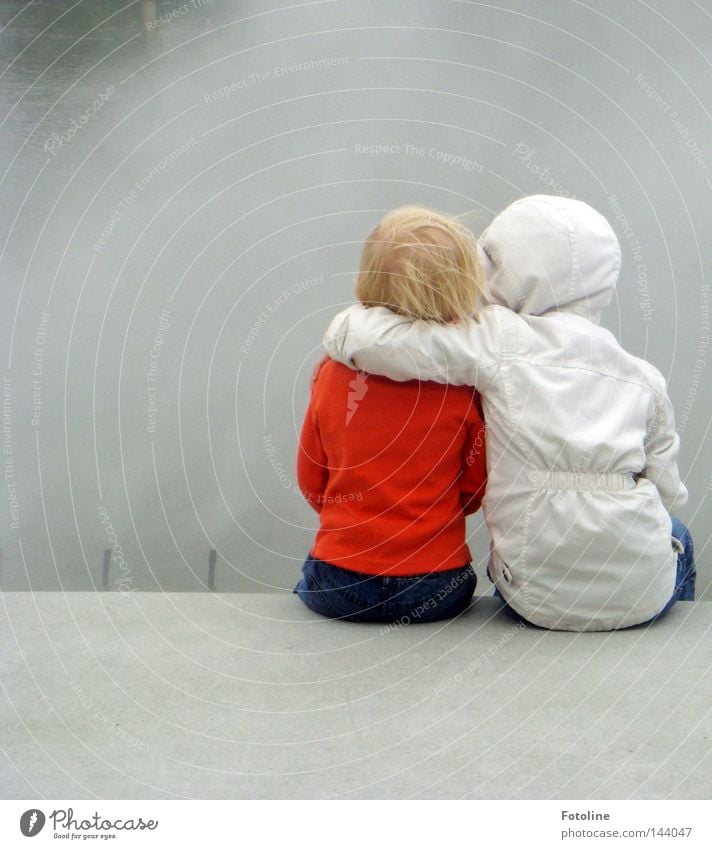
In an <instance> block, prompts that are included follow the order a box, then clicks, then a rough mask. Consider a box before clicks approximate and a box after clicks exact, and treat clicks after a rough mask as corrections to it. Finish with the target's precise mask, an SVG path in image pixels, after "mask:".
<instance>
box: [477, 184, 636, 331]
mask: <svg viewBox="0 0 712 849" xmlns="http://www.w3.org/2000/svg"><path fill="white" fill-rule="evenodd" d="M479 247H480V259H481V261H482V263H483V266H484V269H485V276H486V279H487V284H488V290H489V291H488V293H487V294H486V295H485V298H484V300H485V302H486V303H490V304H499V305H501V306H505V307H509V309H511V310H514V312H518V313H525V314H528V315H545V314H546V313H548V312H551V311H553V310H556V311H559V312H569V313H575V314H577V315H581V316H584V317H585V318H588V319H590V320H591V321H593V322H595V323H596V324H598V322H599V321H600V318H601V311H602V310H603V308H604V307H605V306H606V305H607V304H608V303H609V301H610V300H611V296H612V294H613V290H614V288H615V286H616V283H617V281H618V273H619V271H620V263H621V249H620V245H619V244H618V239H617V238H616V235H615V233H614V232H613V229H612V227H611V225H610V224H609V223H608V221H606V219H605V218H604V217H603V216H602V215H601V214H600V213H598V212H596V210H595V209H593V208H592V207H590V206H589V205H588V204H586V203H583V202H582V201H579V200H571V199H569V198H561V197H556V196H552V195H531V196H529V197H525V198H522V199H521V200H518V201H515V202H514V203H513V204H511V205H510V206H508V207H507V208H506V209H505V210H504V211H503V212H501V213H500V214H499V215H498V216H497V217H496V218H495V219H494V221H493V222H492V223H491V224H490V226H489V227H488V228H487V229H486V230H485V232H484V233H483V234H482V236H481V237H480V240H479Z"/></svg>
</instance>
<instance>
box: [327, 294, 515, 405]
mask: <svg viewBox="0 0 712 849" xmlns="http://www.w3.org/2000/svg"><path fill="white" fill-rule="evenodd" d="M497 309H498V308H492V307H487V308H485V309H484V310H483V311H482V313H481V314H480V316H479V317H478V319H477V320H475V319H470V320H469V321H467V322H462V323H458V324H438V323H436V322H430V321H414V320H412V319H409V318H407V317H405V316H401V315H397V314H396V313H394V312H391V311H390V310H388V309H386V308H385V307H363V306H361V305H359V304H357V305H354V306H352V307H349V309H347V310H344V311H343V312H341V313H339V315H337V316H336V318H335V319H334V320H333V321H332V322H331V324H330V325H329V328H328V329H327V331H326V334H325V336H324V347H325V348H326V351H327V353H328V354H329V356H330V357H332V358H333V359H335V360H338V361H339V362H342V363H344V364H345V365H348V366H350V367H351V368H356V369H360V370H362V371H366V372H369V373H370V374H378V375H382V376H384V377H389V378H391V379H392V380H433V381H435V382H437V383H450V384H453V385H456V386H457V385H465V386H475V387H476V388H477V389H480V390H482V389H484V388H486V386H487V385H488V384H489V383H490V381H491V380H492V378H493V376H494V374H495V373H496V371H497V369H498V367H499V363H500V359H501V352H502V330H501V327H500V321H499V315H498V312H497Z"/></svg>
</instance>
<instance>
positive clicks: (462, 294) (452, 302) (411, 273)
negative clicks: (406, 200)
mask: <svg viewBox="0 0 712 849" xmlns="http://www.w3.org/2000/svg"><path fill="white" fill-rule="evenodd" d="M483 288H484V282H483V275H482V270H481V268H480V264H479V261H478V258H477V247H476V243H475V239H474V236H473V235H472V233H471V232H470V231H469V230H468V229H467V228H466V227H464V226H463V225H462V224H460V222H459V221H458V220H457V219H456V218H454V217H451V216H449V215H445V214H444V213H442V212H437V211H436V210H434V209H427V208H426V207H422V206H401V207H399V208H398V209H394V210H393V211H392V212H389V213H388V214H387V215H385V216H384V217H383V219H381V221H380V223H379V224H378V226H377V227H376V228H375V229H374V230H372V231H371V233H369V235H368V238H367V239H366V243H365V245H364V247H363V252H362V254H361V266H360V269H359V273H358V277H357V279H356V297H357V298H358V299H359V300H360V301H361V303H362V304H364V306H367V307H375V306H384V307H388V308H389V309H391V310H393V311H394V312H397V313H400V314H401V315H407V316H410V317H411V318H415V319H426V320H430V321H439V322H442V323H445V322H448V321H457V320H460V319H465V318H469V317H471V316H473V315H474V313H475V309H476V307H477V301H478V298H479V296H480V294H481V293H482V291H483Z"/></svg>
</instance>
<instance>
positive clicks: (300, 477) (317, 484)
mask: <svg viewBox="0 0 712 849" xmlns="http://www.w3.org/2000/svg"><path fill="white" fill-rule="evenodd" d="M328 479H329V469H328V465H327V457H326V452H325V451H324V446H323V445H322V442H321V435H320V433H319V427H318V423H317V421H316V415H315V412H314V399H313V397H312V399H311V400H310V402H309V407H308V408H307V412H306V415H305V416H304V422H303V424H302V432H301V435H300V437H299V448H298V450H297V482H298V483H299V489H300V490H301V493H302V495H303V496H304V498H306V500H307V501H308V502H309V504H310V505H311V506H312V507H313V508H314V509H315V510H316V512H317V513H320V512H321V508H322V505H323V503H324V492H325V491H326V483H327V481H328Z"/></svg>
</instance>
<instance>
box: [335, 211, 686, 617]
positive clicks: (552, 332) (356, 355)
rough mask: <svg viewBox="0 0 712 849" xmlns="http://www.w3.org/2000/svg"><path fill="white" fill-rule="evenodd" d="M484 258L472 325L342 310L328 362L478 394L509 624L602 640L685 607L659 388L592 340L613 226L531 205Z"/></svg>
mask: <svg viewBox="0 0 712 849" xmlns="http://www.w3.org/2000/svg"><path fill="white" fill-rule="evenodd" d="M479 252H480V259H481V261H482V263H483V267H484V269H485V274H486V277H487V282H488V295H487V305H486V306H484V308H483V309H481V310H480V312H479V314H478V318H477V320H475V319H472V320H470V321H468V322H465V323H459V324H452V325H435V324H432V323H429V322H424V321H412V320H410V319H408V318H406V317H403V316H400V315H396V314H395V313H393V312H391V311H390V310H388V309H387V308H386V307H385V306H384V307H370V308H367V307H362V306H360V305H359V306H353V307H350V308H349V309H347V310H345V311H344V312H342V313H341V314H339V315H338V316H337V317H336V318H335V319H334V320H333V322H332V323H331V325H330V327H329V329H328V331H327V333H326V335H325V337H324V344H325V347H326V351H327V353H328V354H329V356H331V357H332V358H333V359H335V360H339V361H341V362H343V363H345V364H347V365H350V366H352V367H353V368H357V369H361V370H363V371H366V372H370V373H373V374H379V375H384V376H386V377H389V378H392V379H394V380H411V379H419V380H433V381H438V382H440V383H450V384H455V385H461V384H465V385H470V386H474V387H476V389H477V390H478V391H479V392H480V393H481V396H482V402H483V408H484V415H485V423H486V427H487V467H488V483H487V489H486V493H485V496H484V499H483V503H482V506H483V511H484V517H485V520H486V522H487V526H488V529H489V532H490V536H491V540H492V541H491V551H490V562H489V574H490V578H491V579H492V580H493V581H494V583H495V585H496V590H497V591H498V593H499V594H501V596H502V597H503V598H504V601H505V602H506V604H507V605H508V607H509V609H510V610H511V611H513V612H514V613H515V614H516V615H518V616H519V617H520V618H522V619H524V620H525V621H527V622H529V623H532V624H534V625H538V626H541V627H545V628H551V629H557V630H571V631H603V630H613V629H617V628H625V627H628V626H631V625H637V624H641V623H643V622H648V621H650V620H652V619H655V618H657V617H659V616H660V615H661V614H662V613H664V612H666V611H667V610H668V609H669V608H670V606H671V605H672V604H673V603H674V602H675V601H676V600H679V599H692V598H694V583H695V566H694V558H693V552H692V540H691V538H690V535H689V532H688V531H687V529H686V528H685V526H684V525H683V524H682V523H681V522H679V520H674V521H673V520H672V519H671V517H670V513H669V512H668V511H670V510H672V509H674V508H675V507H677V506H680V505H682V504H684V503H685V502H686V500H687V490H686V489H685V487H684V485H683V484H682V483H681V481H680V477H679V473H678V468H677V455H678V447H679V438H678V436H677V434H676V433H675V428H674V415H673V410H672V405H671V403H670V400H669V398H668V395H667V389H666V385H665V380H664V378H663V377H662V375H661V374H660V372H659V371H658V370H657V369H656V368H654V367H653V366H652V365H650V364H649V363H647V362H646V361H644V360H642V359H639V358H638V357H634V356H632V355H631V354H629V353H627V352H626V351H625V350H623V348H622V347H621V346H620V344H619V343H618V341H617V340H616V339H615V337H614V336H613V335H612V334H611V333H610V332H609V331H607V330H604V329H603V328H601V327H599V326H598V322H599V320H600V314H601V311H602V309H603V308H604V307H605V306H606V305H607V304H608V302H609V301H610V299H611V296H612V293H613V290H614V288H615V285H616V282H617V278H618V273H619V269H620V258H621V254H620V246H619V244H618V240H617V238H616V236H615V234H614V232H613V230H612V228H611V226H610V224H609V223H608V221H606V219H605V218H604V217H603V216H601V215H600V214H599V213H598V212H596V211H595V210H594V209H592V208H591V207H590V206H588V205H587V204H585V203H582V202H581V201H576V200H571V199H564V198H559V197H551V196H547V195H534V196H531V197H527V198H523V199H521V200H519V201H516V202H515V203H513V204H512V205H511V206H509V207H507V209H505V210H504V211H503V212H502V213H500V215H498V216H497V218H495V220H494V221H493V222H492V224H491V225H490V226H489V227H488V228H487V230H486V231H485V232H484V233H483V234H482V236H481V238H480V240H479Z"/></svg>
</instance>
